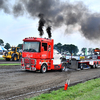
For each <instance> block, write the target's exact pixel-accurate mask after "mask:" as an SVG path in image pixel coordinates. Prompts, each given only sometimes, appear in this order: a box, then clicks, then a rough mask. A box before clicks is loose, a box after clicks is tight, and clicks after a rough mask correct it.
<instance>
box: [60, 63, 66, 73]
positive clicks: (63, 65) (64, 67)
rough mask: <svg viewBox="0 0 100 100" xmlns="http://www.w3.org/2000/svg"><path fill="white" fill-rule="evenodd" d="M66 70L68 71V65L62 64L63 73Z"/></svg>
mask: <svg viewBox="0 0 100 100" xmlns="http://www.w3.org/2000/svg"><path fill="white" fill-rule="evenodd" d="M65 69H66V65H65V64H62V66H61V72H65Z"/></svg>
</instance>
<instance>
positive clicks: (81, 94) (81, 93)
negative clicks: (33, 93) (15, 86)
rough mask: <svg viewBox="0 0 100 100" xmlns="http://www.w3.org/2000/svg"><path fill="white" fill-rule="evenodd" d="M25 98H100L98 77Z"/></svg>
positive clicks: (72, 99)
mask: <svg viewBox="0 0 100 100" xmlns="http://www.w3.org/2000/svg"><path fill="white" fill-rule="evenodd" d="M25 100H100V78H98V79H93V80H90V81H87V82H85V83H80V84H77V85H75V86H71V87H68V90H67V91H64V88H62V89H59V90H57V91H52V92H51V93H46V94H41V95H40V96H37V97H34V98H30V99H25Z"/></svg>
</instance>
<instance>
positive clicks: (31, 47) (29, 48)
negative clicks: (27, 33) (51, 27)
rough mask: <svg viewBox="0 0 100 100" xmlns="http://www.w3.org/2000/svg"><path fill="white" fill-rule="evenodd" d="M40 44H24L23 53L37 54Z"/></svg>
mask: <svg viewBox="0 0 100 100" xmlns="http://www.w3.org/2000/svg"><path fill="white" fill-rule="evenodd" d="M39 47H40V42H24V44H23V51H24V52H39V51H40V49H39Z"/></svg>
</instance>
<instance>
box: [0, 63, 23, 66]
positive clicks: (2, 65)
mask: <svg viewBox="0 0 100 100" xmlns="http://www.w3.org/2000/svg"><path fill="white" fill-rule="evenodd" d="M10 65H11V66H12V65H21V63H10V64H0V66H10Z"/></svg>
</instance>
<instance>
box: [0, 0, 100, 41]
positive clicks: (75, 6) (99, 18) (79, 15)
mask: <svg viewBox="0 0 100 100" xmlns="http://www.w3.org/2000/svg"><path fill="white" fill-rule="evenodd" d="M7 1H8V0H0V9H2V10H3V11H4V12H5V13H7V12H8V11H9V5H8V4H9V3H8V2H7ZM16 1H17V2H15V5H13V7H12V8H11V10H10V11H11V12H12V14H13V15H14V16H16V17H18V16H22V15H27V16H30V17H31V18H36V17H38V14H40V13H41V14H43V15H44V17H43V18H40V21H39V28H38V30H39V32H40V35H43V26H44V24H46V23H47V20H46V19H49V20H51V21H52V25H48V26H52V27H53V28H54V29H55V28H59V27H61V26H62V25H66V29H65V30H67V28H68V27H67V26H70V25H73V26H74V25H76V24H78V25H79V26H80V27H81V29H80V30H79V31H80V32H81V33H82V34H83V36H84V37H85V38H87V39H89V40H93V39H94V40H96V39H99V37H100V13H92V12H91V11H90V10H89V9H88V7H87V6H86V5H84V4H83V2H75V3H70V2H68V1H67V0H66V1H65V2H63V1H61V0H16ZM7 8H8V9H7ZM7 10H8V11H7ZM44 20H45V21H46V22H45V21H44ZM49 30H51V28H49ZM67 33H68V32H67V31H66V34H67Z"/></svg>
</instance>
